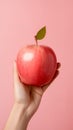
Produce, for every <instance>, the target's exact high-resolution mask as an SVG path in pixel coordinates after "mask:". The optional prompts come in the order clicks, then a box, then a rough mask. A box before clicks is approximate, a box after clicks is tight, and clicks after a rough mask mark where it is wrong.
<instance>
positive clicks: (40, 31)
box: [35, 26, 46, 40]
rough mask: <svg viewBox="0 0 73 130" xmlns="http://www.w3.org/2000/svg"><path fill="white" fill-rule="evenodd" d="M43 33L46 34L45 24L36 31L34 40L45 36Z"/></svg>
mask: <svg viewBox="0 0 73 130" xmlns="http://www.w3.org/2000/svg"><path fill="white" fill-rule="evenodd" d="M45 35H46V26H44V27H43V28H41V29H40V30H39V31H38V32H37V34H36V36H35V38H36V40H41V39H43V38H44V37H45Z"/></svg>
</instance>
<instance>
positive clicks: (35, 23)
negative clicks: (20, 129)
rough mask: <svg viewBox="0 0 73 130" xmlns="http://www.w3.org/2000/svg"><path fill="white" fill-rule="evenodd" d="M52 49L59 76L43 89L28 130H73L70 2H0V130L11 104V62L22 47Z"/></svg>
mask: <svg viewBox="0 0 73 130" xmlns="http://www.w3.org/2000/svg"><path fill="white" fill-rule="evenodd" d="M44 25H46V27H47V34H46V37H45V38H44V39H43V40H42V41H39V44H46V45H48V46H50V47H52V48H53V49H54V51H55V53H56V55H57V59H58V61H60V62H61V68H60V75H59V76H58V78H57V79H56V80H55V81H54V82H53V83H52V85H51V87H49V88H48V89H47V91H46V92H45V93H44V96H43V98H42V102H41V104H40V107H39V109H38V111H37V112H36V114H35V115H34V116H33V118H32V119H31V121H30V123H29V126H28V130H73V0H0V130H2V129H3V127H4V126H5V123H6V121H7V118H8V115H9V113H10V111H11V108H12V106H13V102H14V96H13V61H14V60H15V58H16V54H17V51H18V50H19V49H20V47H22V46H24V45H25V44H32V43H34V35H35V34H36V32H37V31H38V30H39V29H40V28H41V27H43V26H44Z"/></svg>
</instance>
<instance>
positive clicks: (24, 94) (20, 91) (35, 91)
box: [14, 62, 60, 119]
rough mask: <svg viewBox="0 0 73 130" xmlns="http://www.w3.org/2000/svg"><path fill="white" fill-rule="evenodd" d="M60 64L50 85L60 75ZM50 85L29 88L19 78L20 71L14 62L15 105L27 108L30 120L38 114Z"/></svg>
mask: <svg viewBox="0 0 73 130" xmlns="http://www.w3.org/2000/svg"><path fill="white" fill-rule="evenodd" d="M59 67H60V63H57V70H56V73H55V75H54V77H53V79H52V81H51V82H50V84H51V83H52V82H53V81H54V79H56V77H57V76H58V74H59V70H58V69H59ZM50 84H47V85H45V86H42V87H36V86H28V85H26V84H24V83H22V82H21V80H20V78H19V76H18V70H17V66H16V62H14V96H15V103H17V104H23V105H24V108H25V112H26V115H27V117H28V119H30V118H31V117H32V115H33V114H34V113H35V112H36V110H37V109H38V107H39V104H40V101H41V98H42V95H43V93H44V92H45V90H46V89H47V88H48V87H49V85H50Z"/></svg>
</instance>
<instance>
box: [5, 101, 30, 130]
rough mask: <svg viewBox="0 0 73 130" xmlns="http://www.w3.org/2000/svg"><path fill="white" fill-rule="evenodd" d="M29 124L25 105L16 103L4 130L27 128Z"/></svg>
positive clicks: (22, 129)
mask: <svg viewBox="0 0 73 130" xmlns="http://www.w3.org/2000/svg"><path fill="white" fill-rule="evenodd" d="M27 124H28V119H27V115H26V112H25V108H24V105H23V104H17V103H15V104H14V106H13V109H12V111H11V114H10V116H9V118H8V121H7V123H6V126H5V129H4V130H26V128H27Z"/></svg>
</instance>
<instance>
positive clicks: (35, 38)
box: [35, 36, 38, 45]
mask: <svg viewBox="0 0 73 130" xmlns="http://www.w3.org/2000/svg"><path fill="white" fill-rule="evenodd" d="M35 42H36V45H38V42H37V38H36V36H35Z"/></svg>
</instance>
